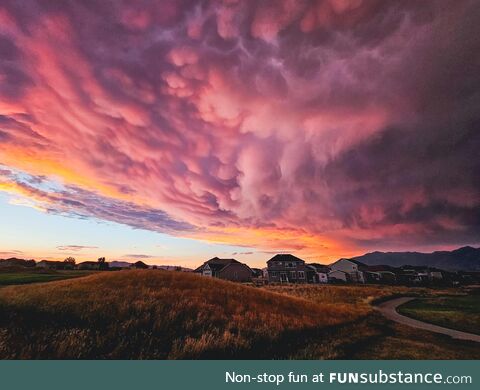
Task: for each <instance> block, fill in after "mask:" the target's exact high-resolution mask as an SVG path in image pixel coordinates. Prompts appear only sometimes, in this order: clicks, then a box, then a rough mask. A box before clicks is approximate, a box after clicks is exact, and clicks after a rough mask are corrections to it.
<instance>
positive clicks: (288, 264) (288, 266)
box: [285, 263, 295, 268]
mask: <svg viewBox="0 0 480 390" xmlns="http://www.w3.org/2000/svg"><path fill="white" fill-rule="evenodd" d="M285 267H286V268H295V264H293V263H285Z"/></svg>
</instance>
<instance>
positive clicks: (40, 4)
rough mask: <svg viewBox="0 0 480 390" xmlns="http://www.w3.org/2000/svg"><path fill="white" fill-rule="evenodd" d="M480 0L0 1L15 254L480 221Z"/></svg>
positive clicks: (172, 256)
mask: <svg viewBox="0 0 480 390" xmlns="http://www.w3.org/2000/svg"><path fill="white" fill-rule="evenodd" d="M479 21H480V7H479V3H478V1H473V0H472V1H462V0H455V1H448V0H445V1H444V0H441V1H440V0H439V1H380V0H378V1H377V0H363V1H362V0H350V1H349V0H319V1H302V0H275V1H273V0H272V1H236V0H224V1H220V0H218V1H213V0H212V1H181V0H175V1H173V0H172V1H168V0H165V1H135V2H133V1H93V0H92V1H87V0H83V1H46V0H45V1H44V0H37V1H34V0H32V1H29V0H25V1H18V0H11V1H9V0H2V1H1V2H0V258H6V257H11V256H16V257H21V258H35V259H41V258H45V259H63V258H65V257H66V256H69V255H73V256H74V257H76V258H77V260H92V259H96V258H97V257H99V256H105V257H107V260H130V261H131V260H138V259H140V260H143V261H145V262H146V263H150V264H181V265H185V266H195V265H199V264H200V263H202V262H203V261H205V260H207V259H208V258H210V257H213V256H219V257H235V258H237V259H239V260H241V261H245V262H247V263H248V264H249V265H252V266H261V265H264V263H265V261H266V260H267V259H268V258H270V257H271V256H272V253H276V252H279V251H281V252H291V253H294V254H296V255H298V256H300V257H303V258H305V259H308V260H310V261H318V262H323V263H329V262H332V261H334V260H336V259H338V258H339V257H348V256H352V255H357V254H362V253H365V252H368V251H374V250H420V251H433V250H437V249H452V248H455V247H458V246H461V245H467V244H469V245H478V244H479V243H480V128H479V126H480V23H479Z"/></svg>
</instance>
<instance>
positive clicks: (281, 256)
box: [267, 253, 305, 264]
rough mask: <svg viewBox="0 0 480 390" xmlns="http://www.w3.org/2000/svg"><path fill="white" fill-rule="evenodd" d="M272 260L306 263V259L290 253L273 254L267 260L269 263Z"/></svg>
mask: <svg viewBox="0 0 480 390" xmlns="http://www.w3.org/2000/svg"><path fill="white" fill-rule="evenodd" d="M271 261H287V262H288V261H293V262H300V263H305V261H304V260H302V259H300V258H298V257H296V256H293V255H291V254H290V253H281V254H278V255H275V256H273V257H272V258H271V259H270V260H268V261H267V264H268V263H270V262H271Z"/></svg>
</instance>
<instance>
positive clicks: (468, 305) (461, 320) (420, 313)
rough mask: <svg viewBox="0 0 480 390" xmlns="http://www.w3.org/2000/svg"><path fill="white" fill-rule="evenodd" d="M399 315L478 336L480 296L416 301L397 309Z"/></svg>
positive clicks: (479, 332)
mask: <svg viewBox="0 0 480 390" xmlns="http://www.w3.org/2000/svg"><path fill="white" fill-rule="evenodd" d="M398 311H399V313H401V314H404V315H406V316H408V317H412V318H415V319H417V320H421V321H425V322H429V323H431V324H435V325H440V326H444V327H446V328H450V329H457V330H462V331H464V332H469V333H475V334H480V296H478V295H467V296H450V297H439V298H428V299H416V300H414V301H410V302H407V303H406V304H404V305H402V306H400V307H399V308H398Z"/></svg>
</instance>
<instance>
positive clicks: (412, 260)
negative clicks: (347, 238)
mask: <svg viewBox="0 0 480 390" xmlns="http://www.w3.org/2000/svg"><path fill="white" fill-rule="evenodd" d="M351 259H352V260H357V261H360V262H362V263H364V264H366V265H389V266H392V267H401V266H402V265H414V266H426V267H435V268H440V269H444V270H446V271H480V248H473V247H471V246H464V247H462V248H458V249H455V250H453V251H436V252H432V253H422V252H378V251H375V252H371V253H367V254H365V255H362V256H356V257H352V258H351Z"/></svg>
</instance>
